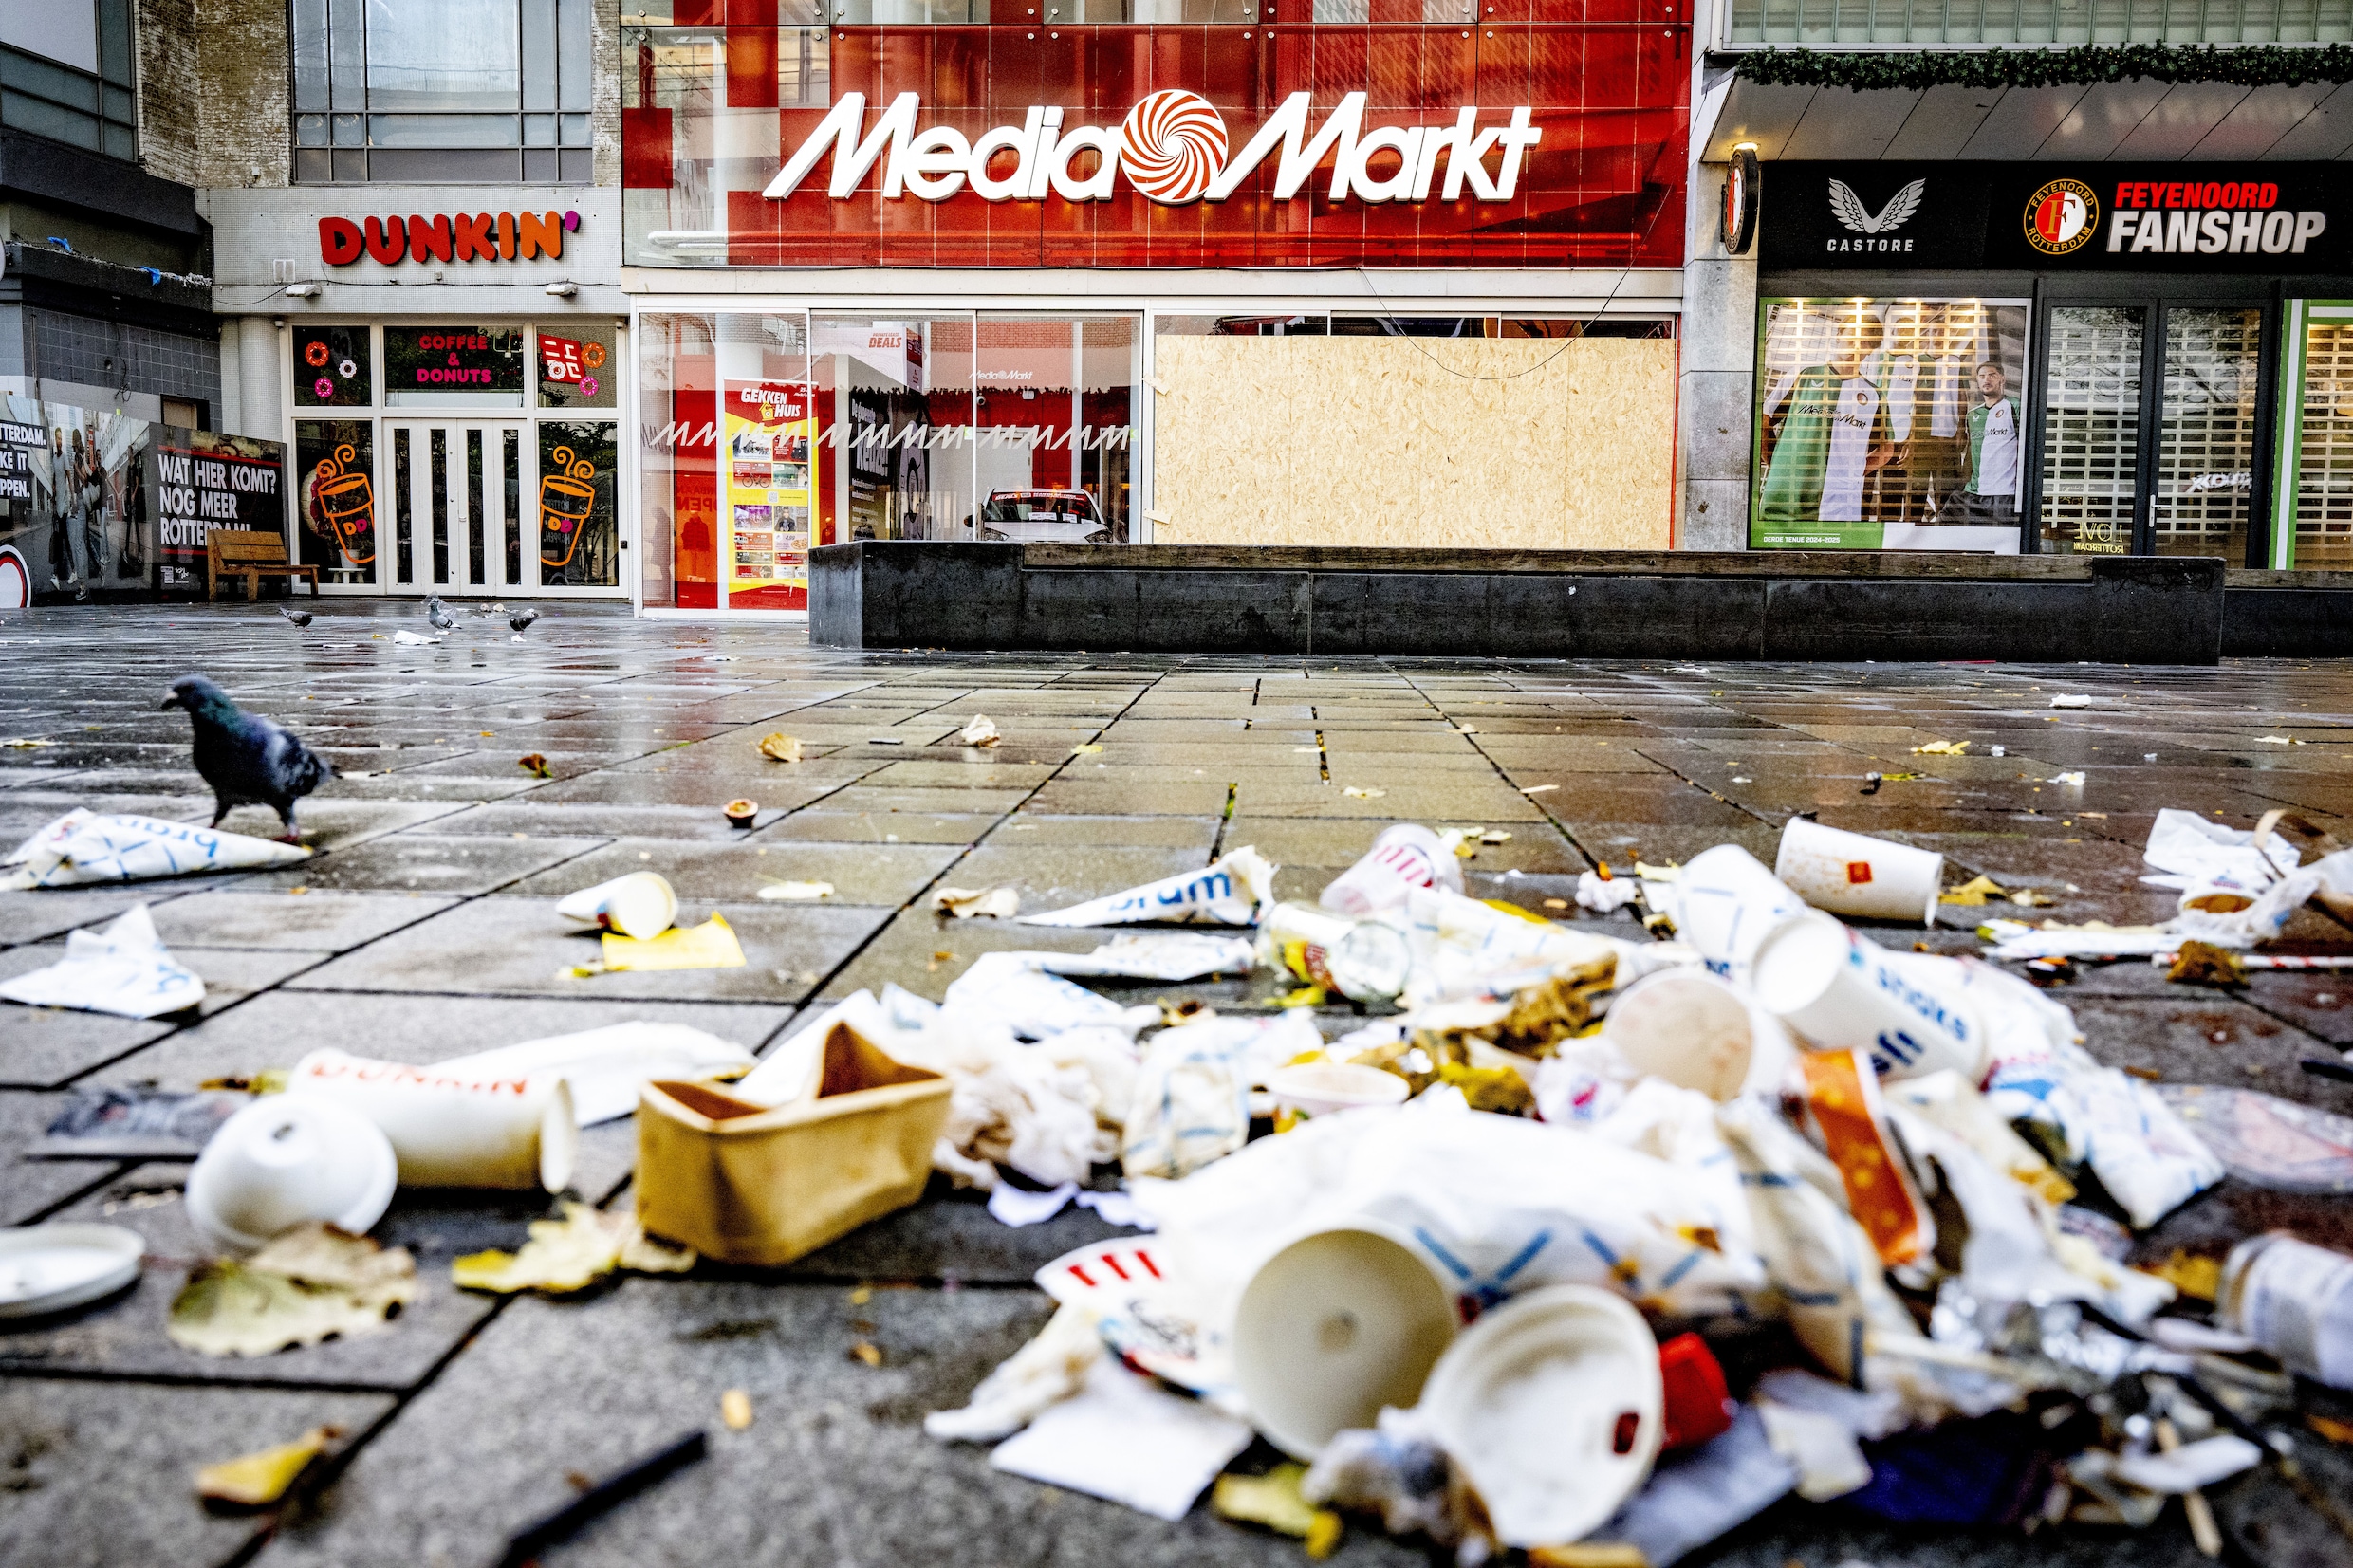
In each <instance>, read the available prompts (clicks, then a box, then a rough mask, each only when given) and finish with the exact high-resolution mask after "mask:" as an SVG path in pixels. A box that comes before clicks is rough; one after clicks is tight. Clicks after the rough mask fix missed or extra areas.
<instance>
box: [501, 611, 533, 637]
mask: <svg viewBox="0 0 2353 1568" xmlns="http://www.w3.org/2000/svg"><path fill="white" fill-rule="evenodd" d="M538 618H539V612H538V611H537V610H517V611H516V612H515V613H514V614H513V615H510V616H509V617H508V618H507V629H508V630H509V631H510V632H512V633H513V634H514V639H515V641H517V642H521V641H522V640H523V634H524V633H526V632H528V631H529V630H530V629H531V622H533V621H535V620H537V619H538Z"/></svg>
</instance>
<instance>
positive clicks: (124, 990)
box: [0, 904, 204, 1018]
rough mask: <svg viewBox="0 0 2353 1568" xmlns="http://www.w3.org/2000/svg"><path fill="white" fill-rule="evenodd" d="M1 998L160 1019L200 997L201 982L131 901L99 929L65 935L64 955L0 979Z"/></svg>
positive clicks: (143, 910)
mask: <svg viewBox="0 0 2353 1568" xmlns="http://www.w3.org/2000/svg"><path fill="white" fill-rule="evenodd" d="M0 997H6V998H7V999H8V1000H9V1001H10V1002H22V1003H24V1004H25V1005H27V1006H28V1007H70V1008H72V1009H74V1010H75V1011H77V1012H85V1013H114V1014H116V1015H117V1016H119V1017H122V1018H159V1017H161V1016H162V1015H163V1014H165V1013H176V1012H178V1011H179V1010H180V1009H181V1008H183V1007H193V1006H195V1005H196V1004H197V1003H199V1002H201V1001H203V1000H204V982H203V981H201V980H199V979H197V978H196V976H195V973H194V972H193V971H192V970H189V969H186V968H182V967H181V966H180V965H179V964H178V963H177V962H176V961H175V960H174V959H173V957H172V954H171V952H170V950H168V949H166V948H165V947H164V945H163V939H162V938H161V937H158V936H157V934H156V923H155V921H154V919H153V918H152V917H150V916H149V914H148V913H147V906H146V905H144V904H135V905H133V906H132V907H131V908H130V909H129V910H127V911H125V912H124V913H123V915H122V917H121V918H120V919H119V920H117V921H116V922H115V923H114V924H113V925H111V926H108V927H107V928H106V929H105V930H104V931H102V932H93V931H77V932H73V933H72V934H71V935H69V936H67V937H66V938H65V957H64V958H63V959H61V960H60V961H59V962H57V963H55V964H52V965H50V966H49V967H48V968H46V969H35V970H33V971H32V972H31V973H30V974H20V975H18V976H17V977H16V978H15V979H13V980H9V981H7V982H4V983H0Z"/></svg>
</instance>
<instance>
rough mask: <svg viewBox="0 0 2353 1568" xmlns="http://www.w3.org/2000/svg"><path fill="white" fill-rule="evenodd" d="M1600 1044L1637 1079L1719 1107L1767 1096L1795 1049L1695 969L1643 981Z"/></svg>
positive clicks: (1757, 1010)
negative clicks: (1660, 1082) (1748, 1096)
mask: <svg viewBox="0 0 2353 1568" xmlns="http://www.w3.org/2000/svg"><path fill="white" fill-rule="evenodd" d="M1602 1039H1603V1040H1604V1041H1606V1042H1608V1043H1609V1044H1610V1045H1611V1046H1612V1047H1614V1048H1615V1049H1616V1050H1617V1052H1618V1054H1619V1056H1620V1057H1621V1058H1622V1059H1623V1060H1624V1061H1625V1063H1626V1065H1627V1066H1628V1067H1630V1068H1632V1069H1633V1070H1634V1072H1635V1074H1636V1075H1637V1076H1638V1077H1650V1078H1661V1079H1666V1080H1667V1081H1668V1082H1669V1083H1672V1084H1675V1085H1676V1086H1677V1087H1678V1088H1683V1089H1696V1090H1698V1091H1699V1092H1700V1093H1701V1094H1703V1095H1705V1096H1707V1097H1708V1098H1710V1099H1712V1100H1714V1101H1715V1102H1716V1103H1717V1104H1719V1105H1722V1104H1726V1103H1728V1102H1730V1101H1732V1100H1733V1099H1736V1098H1739V1097H1740V1096H1741V1095H1743V1094H1745V1093H1759V1092H1770V1091H1771V1090H1773V1089H1775V1088H1777V1087H1778V1086H1779V1085H1780V1083H1781V1080H1782V1079H1783V1078H1784V1077H1785V1076H1787V1074H1788V1071H1789V1066H1790V1062H1791V1060H1792V1058H1793V1056H1794V1053H1795V1045H1794V1043H1793V1042H1791V1040H1790V1039H1789V1032H1788V1029H1787V1028H1786V1027H1785V1026H1784V1025H1783V1024H1782V1023H1781V1021H1780V1020H1778V1019H1776V1018H1774V1017H1773V1016H1772V1015H1771V1014H1770V1013H1769V1012H1766V1011H1765V1010H1764V1009H1763V1008H1762V1007H1758V1006H1755V1005H1752V1004H1751V1002H1750V1001H1749V1000H1748V999H1747V998H1745V997H1743V996H1742V995H1741V994H1740V993H1739V992H1738V991H1735V990H1733V989H1732V987H1730V986H1728V985H1726V984H1725V983H1724V982H1723V981H1721V980H1718V979H1717V978H1716V977H1715V976H1714V975H1712V974H1709V973H1706V972H1705V971H1703V970H1698V969H1665V970H1661V971H1660V972H1659V973H1657V974H1649V975H1644V976H1643V977H1642V978H1641V979H1640V980H1638V981H1636V982H1635V983H1634V984H1633V985H1631V986H1629V987H1626V988H1625V990H1623V991H1622V992H1621V993H1620V994H1619V995H1618V997H1617V999H1616V1000H1615V1001H1613V1002H1612V1003H1611V1004H1610V1007H1609V1011H1608V1012H1607V1013H1606V1014H1604V1015H1603V1019H1602Z"/></svg>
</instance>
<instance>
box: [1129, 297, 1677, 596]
mask: <svg viewBox="0 0 2353 1568" xmlns="http://www.w3.org/2000/svg"><path fill="white" fill-rule="evenodd" d="M1157 344H1158V346H1157V350H1156V352H1157V356H1158V363H1157V368H1156V371H1155V379H1156V382H1157V387H1156V391H1157V396H1156V397H1155V398H1154V399H1153V405H1154V421H1155V423H1154V426H1153V442H1154V449H1153V450H1154V457H1153V511H1154V513H1155V517H1156V522H1155V526H1154V529H1153V538H1154V540H1155V542H1156V543H1159V544H1364V545H1386V546H1411V545H1425V546H1451V547H1454V548H1493V549H1507V548H1509V549H1588V550H1591V549H1628V550H1662V549H1665V548H1667V546H1668V543H1669V541H1668V531H1669V526H1670V519H1671V514H1672V490H1673V485H1674V476H1675V370H1676V359H1675V354H1676V344H1675V343H1674V342H1673V341H1670V340H1665V339H1635V338H1581V339H1577V340H1574V341H1559V340H1546V339H1510V338H1503V339H1442V340H1418V339H1403V338H1342V337H1334V338H1293V337H1285V338H1254V337H1184V336H1164V337H1161V338H1159V339H1158V340H1157ZM1523 373H1524V374H1523ZM1474 378H1489V379H1474ZM1494 378H1506V379H1494Z"/></svg>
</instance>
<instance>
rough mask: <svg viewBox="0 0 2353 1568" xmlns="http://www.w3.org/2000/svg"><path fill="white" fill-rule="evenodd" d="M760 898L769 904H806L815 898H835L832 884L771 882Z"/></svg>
mask: <svg viewBox="0 0 2353 1568" xmlns="http://www.w3.org/2000/svg"><path fill="white" fill-rule="evenodd" d="M760 896H761V897H763V898H765V899H767V900H768V901H769V903H772V904H776V903H783V904H804V903H807V902H808V901H810V900H811V899H815V898H830V897H832V896H833V884H832V883H831V882H770V883H769V885H768V886H767V887H764V888H762V889H761V890H760Z"/></svg>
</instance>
